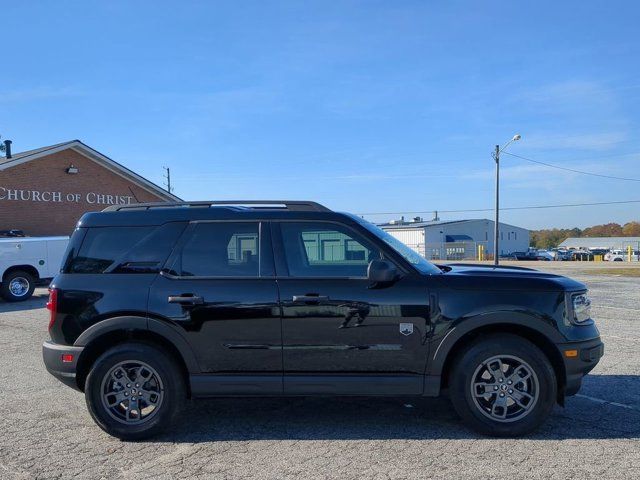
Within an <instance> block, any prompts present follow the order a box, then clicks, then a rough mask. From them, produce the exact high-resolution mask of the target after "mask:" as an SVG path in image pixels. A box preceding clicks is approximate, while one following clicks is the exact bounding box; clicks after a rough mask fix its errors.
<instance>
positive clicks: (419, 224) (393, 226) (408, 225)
mask: <svg viewBox="0 0 640 480" xmlns="http://www.w3.org/2000/svg"><path fill="white" fill-rule="evenodd" d="M469 222H491V223H493V220H489V219H487V218H470V219H466V220H430V221H420V222H412V221H405V222H402V223H379V224H378V226H379V227H380V228H382V229H385V230H394V229H407V228H425V227H432V226H436V225H452V224H456V223H469ZM500 225H505V226H507V227H513V228H522V229H523V230H527V229H526V228H523V227H517V226H515V225H509V224H508V223H502V222H500Z"/></svg>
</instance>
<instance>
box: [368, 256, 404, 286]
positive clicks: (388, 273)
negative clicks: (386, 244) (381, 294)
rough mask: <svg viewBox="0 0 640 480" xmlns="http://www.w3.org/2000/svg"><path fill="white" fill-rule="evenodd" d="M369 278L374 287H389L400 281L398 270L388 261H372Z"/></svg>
mask: <svg viewBox="0 0 640 480" xmlns="http://www.w3.org/2000/svg"><path fill="white" fill-rule="evenodd" d="M367 278H369V280H370V281H371V282H372V284H373V285H372V286H373V287H375V286H383V285H388V284H390V283H393V282H395V281H396V280H397V279H398V269H397V268H396V266H395V265H394V264H393V263H391V262H389V261H387V260H371V262H369V266H368V267H367Z"/></svg>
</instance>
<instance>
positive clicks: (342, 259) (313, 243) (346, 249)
mask: <svg viewBox="0 0 640 480" xmlns="http://www.w3.org/2000/svg"><path fill="white" fill-rule="evenodd" d="M280 229H281V232H282V240H283V243H284V250H285V252H284V253H285V256H286V259H287V267H288V268H289V275H290V276H292V277H366V276H367V267H368V265H369V262H371V260H375V259H380V258H381V254H380V251H379V250H378V249H377V248H375V247H374V246H372V245H371V244H370V243H369V242H368V241H367V240H366V239H364V238H361V237H360V236H359V235H357V234H355V233H354V232H351V231H350V230H349V229H346V228H344V227H342V226H340V225H336V224H330V223H319V222H300V223H298V222H291V223H289V222H283V223H282V224H281V225H280Z"/></svg>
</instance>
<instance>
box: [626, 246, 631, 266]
mask: <svg viewBox="0 0 640 480" xmlns="http://www.w3.org/2000/svg"><path fill="white" fill-rule="evenodd" d="M627 261H628V262H630V261H631V245H627Z"/></svg>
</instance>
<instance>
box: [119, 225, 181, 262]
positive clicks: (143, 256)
mask: <svg viewBox="0 0 640 480" xmlns="http://www.w3.org/2000/svg"><path fill="white" fill-rule="evenodd" d="M186 225H187V224H186V223H184V222H171V223H166V224H164V225H162V226H160V227H157V228H155V229H153V230H152V231H151V232H150V233H149V234H148V235H146V236H145V237H143V238H142V239H141V240H140V241H139V242H137V243H136V244H135V245H133V247H132V248H131V249H130V250H128V251H127V252H126V253H125V254H124V256H122V257H121V258H120V259H119V260H117V263H115V264H114V265H113V266H112V267H110V269H109V270H108V271H112V272H113V273H157V272H158V271H160V268H161V267H162V265H163V264H164V262H165V261H166V260H167V257H168V256H169V254H170V253H171V250H172V249H173V247H174V246H175V244H176V241H177V240H178V237H179V236H180V234H181V233H182V232H183V231H184V229H185V227H186Z"/></svg>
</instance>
